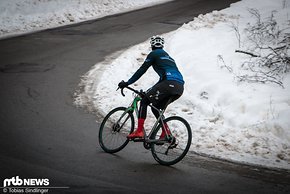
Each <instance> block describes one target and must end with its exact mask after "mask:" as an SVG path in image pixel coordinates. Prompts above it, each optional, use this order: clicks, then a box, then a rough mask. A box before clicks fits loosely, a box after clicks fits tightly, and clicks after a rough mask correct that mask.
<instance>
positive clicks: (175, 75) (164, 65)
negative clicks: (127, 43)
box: [128, 48, 184, 84]
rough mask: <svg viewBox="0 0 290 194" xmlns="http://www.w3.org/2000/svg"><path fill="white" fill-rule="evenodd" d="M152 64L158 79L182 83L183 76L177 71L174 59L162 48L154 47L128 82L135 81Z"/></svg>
mask: <svg viewBox="0 0 290 194" xmlns="http://www.w3.org/2000/svg"><path fill="white" fill-rule="evenodd" d="M150 66H152V67H153V69H154V70H155V72H156V73H157V74H158V75H159V77H160V79H159V82H160V81H163V80H175V81H177V82H179V83H181V84H184V80H183V77H182V75H181V73H180V72H179V70H178V68H177V66H176V63H175V61H174V59H172V58H171V57H170V56H169V55H168V54H167V52H165V51H164V50H163V49H161V48H160V49H155V50H153V51H151V52H150V53H149V55H148V56H147V58H146V60H145V61H144V63H143V64H142V66H141V67H140V68H139V69H138V70H137V71H136V72H135V73H134V74H133V76H132V77H131V78H130V79H129V80H128V84H132V83H134V82H136V81H137V80H138V79H139V78H140V77H141V76H142V75H143V74H144V73H145V72H146V71H147V70H148V68H149V67H150Z"/></svg>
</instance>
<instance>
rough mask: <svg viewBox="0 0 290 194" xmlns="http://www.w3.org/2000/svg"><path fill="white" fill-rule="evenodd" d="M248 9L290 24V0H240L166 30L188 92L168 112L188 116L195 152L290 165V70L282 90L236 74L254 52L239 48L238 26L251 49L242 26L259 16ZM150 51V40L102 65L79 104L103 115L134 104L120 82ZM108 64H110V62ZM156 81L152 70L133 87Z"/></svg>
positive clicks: (93, 73) (91, 73) (167, 47)
mask: <svg viewBox="0 0 290 194" xmlns="http://www.w3.org/2000/svg"><path fill="white" fill-rule="evenodd" d="M249 8H255V9H257V10H259V13H260V14H261V19H265V18H268V17H270V16H271V14H274V18H275V20H276V21H277V23H278V24H279V28H280V29H284V28H287V27H289V22H290V0H276V1H273V0H256V1H252V0H242V1H241V2H237V3H235V4H232V5H231V7H230V8H227V9H224V10H222V11H213V12H212V13H208V14H205V15H200V16H198V17H197V18H194V19H193V21H191V22H189V23H187V24H184V25H183V26H182V27H180V28H179V29H178V30H176V31H173V32H170V33H167V34H164V37H165V41H166V44H165V50H166V51H168V52H169V54H170V55H171V56H172V57H173V58H174V59H175V60H176V62H177V64H178V66H179V69H180V71H181V72H182V73H183V75H184V78H185V81H186V84H185V92H184V94H183V96H182V97H181V98H180V99H179V100H177V101H176V102H174V103H173V104H171V105H170V106H169V107H168V110H167V113H166V115H167V116H169V115H175V114H177V115H181V116H182V117H184V118H186V119H187V120H188V121H189V123H190V125H191V127H192V130H193V131H192V132H193V141H192V146H191V150H192V151H195V152H198V153H201V154H206V155H210V156H213V157H218V158H223V159H226V160H232V161H238V162H242V163H250V164H256V165H264V166H268V167H276V168H284V169H290V74H289V73H288V74H286V76H285V77H284V80H283V83H284V88H282V87H280V86H278V85H277V84H271V83H270V84H260V83H247V82H238V81H237V80H236V77H235V75H237V74H239V73H241V72H247V70H245V69H244V68H242V64H243V62H245V61H247V60H249V56H248V55H245V54H241V53H235V50H236V49H238V48H239V44H238V39H237V37H236V35H237V34H236V32H235V30H233V27H232V26H233V24H236V26H238V28H239V32H240V33H241V44H242V45H243V46H246V44H247V41H246V39H245V35H244V33H243V29H244V28H245V27H246V26H247V24H248V23H254V22H255V20H256V19H255V18H254V17H253V16H252V15H251V14H250V13H249V11H248V10H249ZM284 32H288V33H289V32H290V29H289V28H288V29H287V30H285V31H284ZM148 38H149V37H148ZM149 52H150V49H149V41H146V42H144V43H141V44H139V45H136V46H133V47H131V48H128V49H127V50H124V51H120V52H118V53H114V54H112V56H108V58H107V60H106V61H104V62H102V63H100V64H96V66H95V67H93V68H92V70H91V71H89V72H88V73H87V74H86V75H85V76H84V77H83V81H82V83H81V86H82V93H79V94H78V97H77V98H76V103H77V104H79V105H81V106H87V107H88V106H89V108H90V109H99V110H100V111H101V113H102V114H105V113H107V112H108V111H109V110H110V109H112V108H114V107H117V106H126V105H128V104H129V103H130V100H132V95H131V94H130V93H129V92H127V96H126V98H123V97H122V96H121V95H120V94H119V91H116V88H117V85H118V83H119V82H120V81H121V80H128V79H129V78H130V77H131V75H132V74H133V73H134V72H135V71H136V70H137V69H138V68H139V66H140V65H141V64H142V62H143V61H144V59H145V57H146V55H147V54H148V53H149ZM289 55H290V53H288V56H289ZM108 63H109V64H111V65H105V64H108ZM225 64H226V65H227V66H228V67H230V68H231V69H232V70H231V71H232V72H229V70H228V69H227V68H225ZM100 72H102V77H100V74H101V73H100ZM157 80H158V77H157V75H156V73H155V72H154V71H153V70H152V69H149V70H148V72H146V74H145V75H144V76H143V77H142V78H141V79H140V80H138V81H137V82H136V84H134V87H135V88H137V89H147V88H149V87H150V86H152V85H153V84H154V83H156V81H157ZM148 112H150V111H148ZM150 119H152V115H151V116H150V118H149V120H150ZM146 125H147V126H148V125H150V121H147V122H146ZM148 128H149V127H148Z"/></svg>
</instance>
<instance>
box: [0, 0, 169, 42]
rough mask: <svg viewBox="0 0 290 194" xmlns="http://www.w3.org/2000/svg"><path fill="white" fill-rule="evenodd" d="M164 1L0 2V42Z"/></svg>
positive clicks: (53, 0)
mask: <svg viewBox="0 0 290 194" xmlns="http://www.w3.org/2000/svg"><path fill="white" fill-rule="evenodd" d="M166 1H168V0H70V1H63V0H22V1H19V0H9V1H7V0H0V21H1V22H0V38H1V37H2V38H3V37H7V36H11V35H16V34H22V33H27V32H32V31H36V30H42V29H48V28H54V27H57V26H63V25H68V24H72V23H77V22H82V21H86V20H91V19H96V18H100V17H104V16H107V15H112V14H116V13H121V12H125V11H130V10H133V9H138V8H142V7H146V6H151V5H154V4H157V3H163V2H166Z"/></svg>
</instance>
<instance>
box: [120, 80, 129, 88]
mask: <svg viewBox="0 0 290 194" xmlns="http://www.w3.org/2000/svg"><path fill="white" fill-rule="evenodd" d="M128 85H129V84H128V82H124V81H121V82H120V83H119V84H118V86H119V88H121V89H122V88H125V87H127V86H128Z"/></svg>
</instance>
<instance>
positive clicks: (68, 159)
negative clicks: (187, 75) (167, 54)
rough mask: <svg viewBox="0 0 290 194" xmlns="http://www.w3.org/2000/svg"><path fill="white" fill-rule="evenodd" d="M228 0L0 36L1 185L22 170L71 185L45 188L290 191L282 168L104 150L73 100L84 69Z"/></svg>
mask: <svg viewBox="0 0 290 194" xmlns="http://www.w3.org/2000/svg"><path fill="white" fill-rule="evenodd" d="M234 1H235V0H183V1H174V2H170V3H166V4H163V5H158V6H155V7H151V8H146V9H142V10H138V11H133V12H130V13H124V14H119V15H114V16H110V17H105V18H102V19H98V20H95V21H90V22H86V23H82V24H77V25H72V26H67V27H62V28H57V29H52V30H46V31H43V32H39V33H34V34H29V35H25V36H21V37H15V38H10V39H6V40H1V41H0V87H1V95H0V107H1V108H0V121H1V122H0V129H1V136H0V147H1V155H0V185H1V186H0V187H2V186H3V185H2V183H3V181H4V179H6V178H11V177H15V176H19V177H20V178H26V179H27V178H48V179H49V186H50V187H69V188H52V189H50V190H49V193H126V194H127V193H153V192H154V193H290V185H289V183H290V177H289V172H286V171H273V170H269V169H261V168H254V167H250V166H241V165H236V164H232V163H228V162H222V161H218V160H213V159H207V158H206V157H202V156H194V155H193V156H190V157H187V158H186V159H185V160H183V161H182V162H181V163H179V164H177V165H175V166H173V167H164V166H160V165H158V164H157V163H156V162H155V161H154V159H153V158H152V156H151V154H150V152H148V151H146V150H144V149H143V148H142V145H141V144H129V145H128V147H126V149H124V150H123V151H121V152H120V153H118V154H116V155H110V154H106V153H104V152H102V150H101V149H100V147H99V146H98V144H97V130H98V127H99V123H98V122H96V118H95V116H94V115H92V114H89V113H86V112H85V111H84V110H82V109H77V108H76V107H74V105H73V97H72V96H73V94H74V91H75V90H76V89H77V88H78V83H79V82H80V76H81V75H83V74H84V73H86V72H87V71H88V70H89V69H90V68H91V67H92V65H94V64H96V63H97V62H100V61H102V60H104V57H105V56H107V55H109V54H110V53H112V52H115V51H118V50H121V49H124V48H126V47H129V46H132V45H134V44H137V43H139V42H142V41H144V40H146V39H147V38H148V37H150V36H152V35H155V34H160V33H164V32H168V31H172V30H175V29H176V28H178V27H179V26H180V25H182V23H184V22H187V21H189V20H191V19H192V18H193V17H194V16H197V15H198V14H200V13H207V12H210V11H212V10H216V9H222V8H225V7H227V6H228V5H229V4H230V3H232V2H234ZM1 190H2V189H1ZM0 192H1V191H0Z"/></svg>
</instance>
